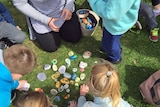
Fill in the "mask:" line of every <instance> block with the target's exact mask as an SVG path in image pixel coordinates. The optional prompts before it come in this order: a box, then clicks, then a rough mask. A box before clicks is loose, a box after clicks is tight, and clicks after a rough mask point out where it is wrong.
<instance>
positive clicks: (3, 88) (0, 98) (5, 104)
mask: <svg viewBox="0 0 160 107" xmlns="http://www.w3.org/2000/svg"><path fill="white" fill-rule="evenodd" d="M0 59H1V61H0V107H9V105H10V100H11V91H12V90H13V89H16V88H17V87H18V85H19V83H18V81H17V80H13V79H12V75H11V73H10V71H9V69H8V68H7V67H6V66H5V65H4V64H3V58H2V50H0Z"/></svg>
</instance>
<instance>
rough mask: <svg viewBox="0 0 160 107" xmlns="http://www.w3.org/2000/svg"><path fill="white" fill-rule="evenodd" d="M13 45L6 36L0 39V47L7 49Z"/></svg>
mask: <svg viewBox="0 0 160 107" xmlns="http://www.w3.org/2000/svg"><path fill="white" fill-rule="evenodd" d="M12 45H14V44H13V43H12V42H11V41H10V40H9V39H7V38H2V39H0V49H3V50H4V49H7V48H9V47H10V46H12Z"/></svg>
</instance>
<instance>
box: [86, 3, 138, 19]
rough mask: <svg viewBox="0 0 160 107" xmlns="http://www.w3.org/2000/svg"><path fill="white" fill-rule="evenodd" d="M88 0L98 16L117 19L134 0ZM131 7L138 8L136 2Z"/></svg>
mask: <svg viewBox="0 0 160 107" xmlns="http://www.w3.org/2000/svg"><path fill="white" fill-rule="evenodd" d="M138 1H140V0H138ZM88 2H89V5H90V7H91V8H92V10H93V11H95V12H96V13H97V14H98V15H99V16H100V17H102V18H106V19H111V20H118V19H120V18H121V17H123V16H124V15H125V14H126V13H127V11H128V10H129V9H130V8H131V7H132V4H133V3H134V2H135V0H130V1H128V0H108V2H105V1H104V0H88ZM133 9H135V10H137V9H139V4H138V2H137V5H135V7H134V8H133Z"/></svg>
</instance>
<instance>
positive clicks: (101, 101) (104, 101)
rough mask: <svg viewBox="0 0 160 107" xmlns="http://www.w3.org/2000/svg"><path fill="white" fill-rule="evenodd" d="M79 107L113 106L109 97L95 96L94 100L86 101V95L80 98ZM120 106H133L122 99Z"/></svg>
mask: <svg viewBox="0 0 160 107" xmlns="http://www.w3.org/2000/svg"><path fill="white" fill-rule="evenodd" d="M78 107H112V103H111V100H110V98H109V97H106V98H101V97H94V101H86V98H85V97H84V96H80V97H79V98H78ZM118 107H133V106H132V105H130V104H129V103H128V102H127V101H124V100H123V99H122V98H121V99H120V103H119V106H118Z"/></svg>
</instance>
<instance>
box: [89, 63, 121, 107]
mask: <svg viewBox="0 0 160 107" xmlns="http://www.w3.org/2000/svg"><path fill="white" fill-rule="evenodd" d="M90 85H91V86H90V88H91V90H92V91H93V94H94V95H95V96H98V97H102V98H105V97H110V99H111V102H112V107H118V104H119V101H120V97H121V94H120V83H119V75H118V72H117V71H116V69H115V67H114V66H113V64H111V63H110V62H107V61H105V62H103V63H101V64H96V65H94V67H93V68H92V70H91V74H90Z"/></svg>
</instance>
